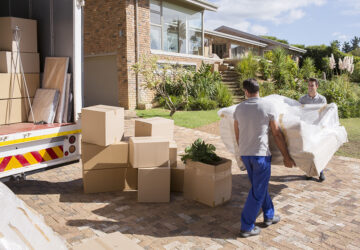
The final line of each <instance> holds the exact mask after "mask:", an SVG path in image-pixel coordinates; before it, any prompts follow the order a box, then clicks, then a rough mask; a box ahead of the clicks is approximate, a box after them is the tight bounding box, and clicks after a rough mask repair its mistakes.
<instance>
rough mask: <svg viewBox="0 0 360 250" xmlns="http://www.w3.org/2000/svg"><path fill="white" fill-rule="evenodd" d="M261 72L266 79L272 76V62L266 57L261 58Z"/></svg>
mask: <svg viewBox="0 0 360 250" xmlns="http://www.w3.org/2000/svg"><path fill="white" fill-rule="evenodd" d="M259 72H260V74H261V75H262V78H263V79H264V80H268V79H269V78H271V75H272V70H271V63H270V62H269V61H268V60H266V59H265V58H261V59H260V61H259Z"/></svg>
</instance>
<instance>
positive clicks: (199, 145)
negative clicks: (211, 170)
mask: <svg viewBox="0 0 360 250" xmlns="http://www.w3.org/2000/svg"><path fill="white" fill-rule="evenodd" d="M215 151H216V148H215V146H214V145H212V144H206V143H205V142H204V141H203V140H202V139H200V138H199V139H197V140H196V141H194V143H193V144H191V146H188V147H186V148H185V154H184V155H182V157H181V161H182V162H184V163H186V160H192V161H199V162H203V163H206V164H213V165H215V164H216V163H218V162H220V161H221V158H220V157H219V156H217V155H216V153H215Z"/></svg>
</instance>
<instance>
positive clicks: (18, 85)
mask: <svg viewBox="0 0 360 250" xmlns="http://www.w3.org/2000/svg"><path fill="white" fill-rule="evenodd" d="M25 82H26V86H27V91H26V87H25ZM38 88H40V74H37V73H35V74H25V81H24V80H23V78H22V75H21V74H9V73H0V99H9V98H22V97H28V96H29V97H34V96H35V92H36V90H37V89H38Z"/></svg>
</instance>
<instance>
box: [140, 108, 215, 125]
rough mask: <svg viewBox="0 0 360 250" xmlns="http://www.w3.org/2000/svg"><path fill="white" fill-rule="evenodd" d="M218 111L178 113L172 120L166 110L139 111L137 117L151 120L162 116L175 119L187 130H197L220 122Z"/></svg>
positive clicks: (175, 121) (177, 123)
mask: <svg viewBox="0 0 360 250" xmlns="http://www.w3.org/2000/svg"><path fill="white" fill-rule="evenodd" d="M217 111H218V109H216V110H206V111H176V113H175V114H174V115H173V117H172V118H170V115H169V114H170V111H169V110H166V109H160V108H156V109H149V110H137V111H136V115H137V116H139V117H142V118H150V117H154V116H160V117H164V118H169V119H173V120H174V123H175V125H177V126H181V127H186V128H197V127H201V126H204V125H207V124H210V123H213V122H216V121H218V120H220V117H219V116H218V115H217Z"/></svg>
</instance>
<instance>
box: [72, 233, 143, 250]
mask: <svg viewBox="0 0 360 250" xmlns="http://www.w3.org/2000/svg"><path fill="white" fill-rule="evenodd" d="M109 249H112V250H141V249H143V248H142V247H140V246H139V245H138V244H136V243H135V242H134V241H132V240H130V239H129V238H128V237H126V236H125V235H123V234H122V233H120V232H114V233H110V234H104V235H101V236H99V237H96V238H95V239H91V240H88V241H85V242H83V243H81V244H79V245H75V246H73V247H72V250H109Z"/></svg>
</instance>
